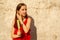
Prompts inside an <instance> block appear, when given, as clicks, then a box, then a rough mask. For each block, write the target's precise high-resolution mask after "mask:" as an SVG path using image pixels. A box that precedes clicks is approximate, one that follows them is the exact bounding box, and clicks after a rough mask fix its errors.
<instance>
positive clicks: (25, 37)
mask: <svg viewBox="0 0 60 40" xmlns="http://www.w3.org/2000/svg"><path fill="white" fill-rule="evenodd" d="M27 20H28V18H26V20H25V21H24V24H25V25H26V24H27ZM17 31H18V29H17V28H15V30H14V34H17ZM20 31H21V37H18V38H13V40H30V38H31V36H30V30H29V31H28V33H25V32H24V30H23V27H22V26H21V25H20Z"/></svg>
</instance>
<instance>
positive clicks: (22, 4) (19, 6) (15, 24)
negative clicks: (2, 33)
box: [14, 3, 27, 28]
mask: <svg viewBox="0 0 60 40" xmlns="http://www.w3.org/2000/svg"><path fill="white" fill-rule="evenodd" d="M22 6H26V4H24V3H19V4H18V5H17V7H16V14H15V23H14V28H18V27H17V20H18V18H17V11H19V10H20V8H21V7H22ZM25 18H27V15H26V16H25Z"/></svg>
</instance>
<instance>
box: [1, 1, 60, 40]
mask: <svg viewBox="0 0 60 40" xmlns="http://www.w3.org/2000/svg"><path fill="white" fill-rule="evenodd" d="M20 2H24V3H26V4H27V6H28V15H30V16H31V17H32V19H33V22H32V23H33V25H32V26H31V30H32V31H31V35H32V40H36V39H37V40H60V0H0V40H11V37H10V32H11V27H12V26H11V23H12V20H13V19H14V15H15V8H16V5H17V4H18V3H20Z"/></svg>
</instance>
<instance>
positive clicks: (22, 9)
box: [18, 6, 27, 16]
mask: <svg viewBox="0 0 60 40" xmlns="http://www.w3.org/2000/svg"><path fill="white" fill-rule="evenodd" d="M18 14H19V15H21V16H26V14H27V6H21V8H20V10H19V11H18Z"/></svg>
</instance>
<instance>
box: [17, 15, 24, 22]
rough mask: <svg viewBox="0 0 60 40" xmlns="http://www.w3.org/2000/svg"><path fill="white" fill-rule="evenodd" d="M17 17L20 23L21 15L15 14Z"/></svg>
mask: <svg viewBox="0 0 60 40" xmlns="http://www.w3.org/2000/svg"><path fill="white" fill-rule="evenodd" d="M17 18H18V19H19V21H20V23H22V22H23V21H22V16H21V15H18V14H17Z"/></svg>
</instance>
